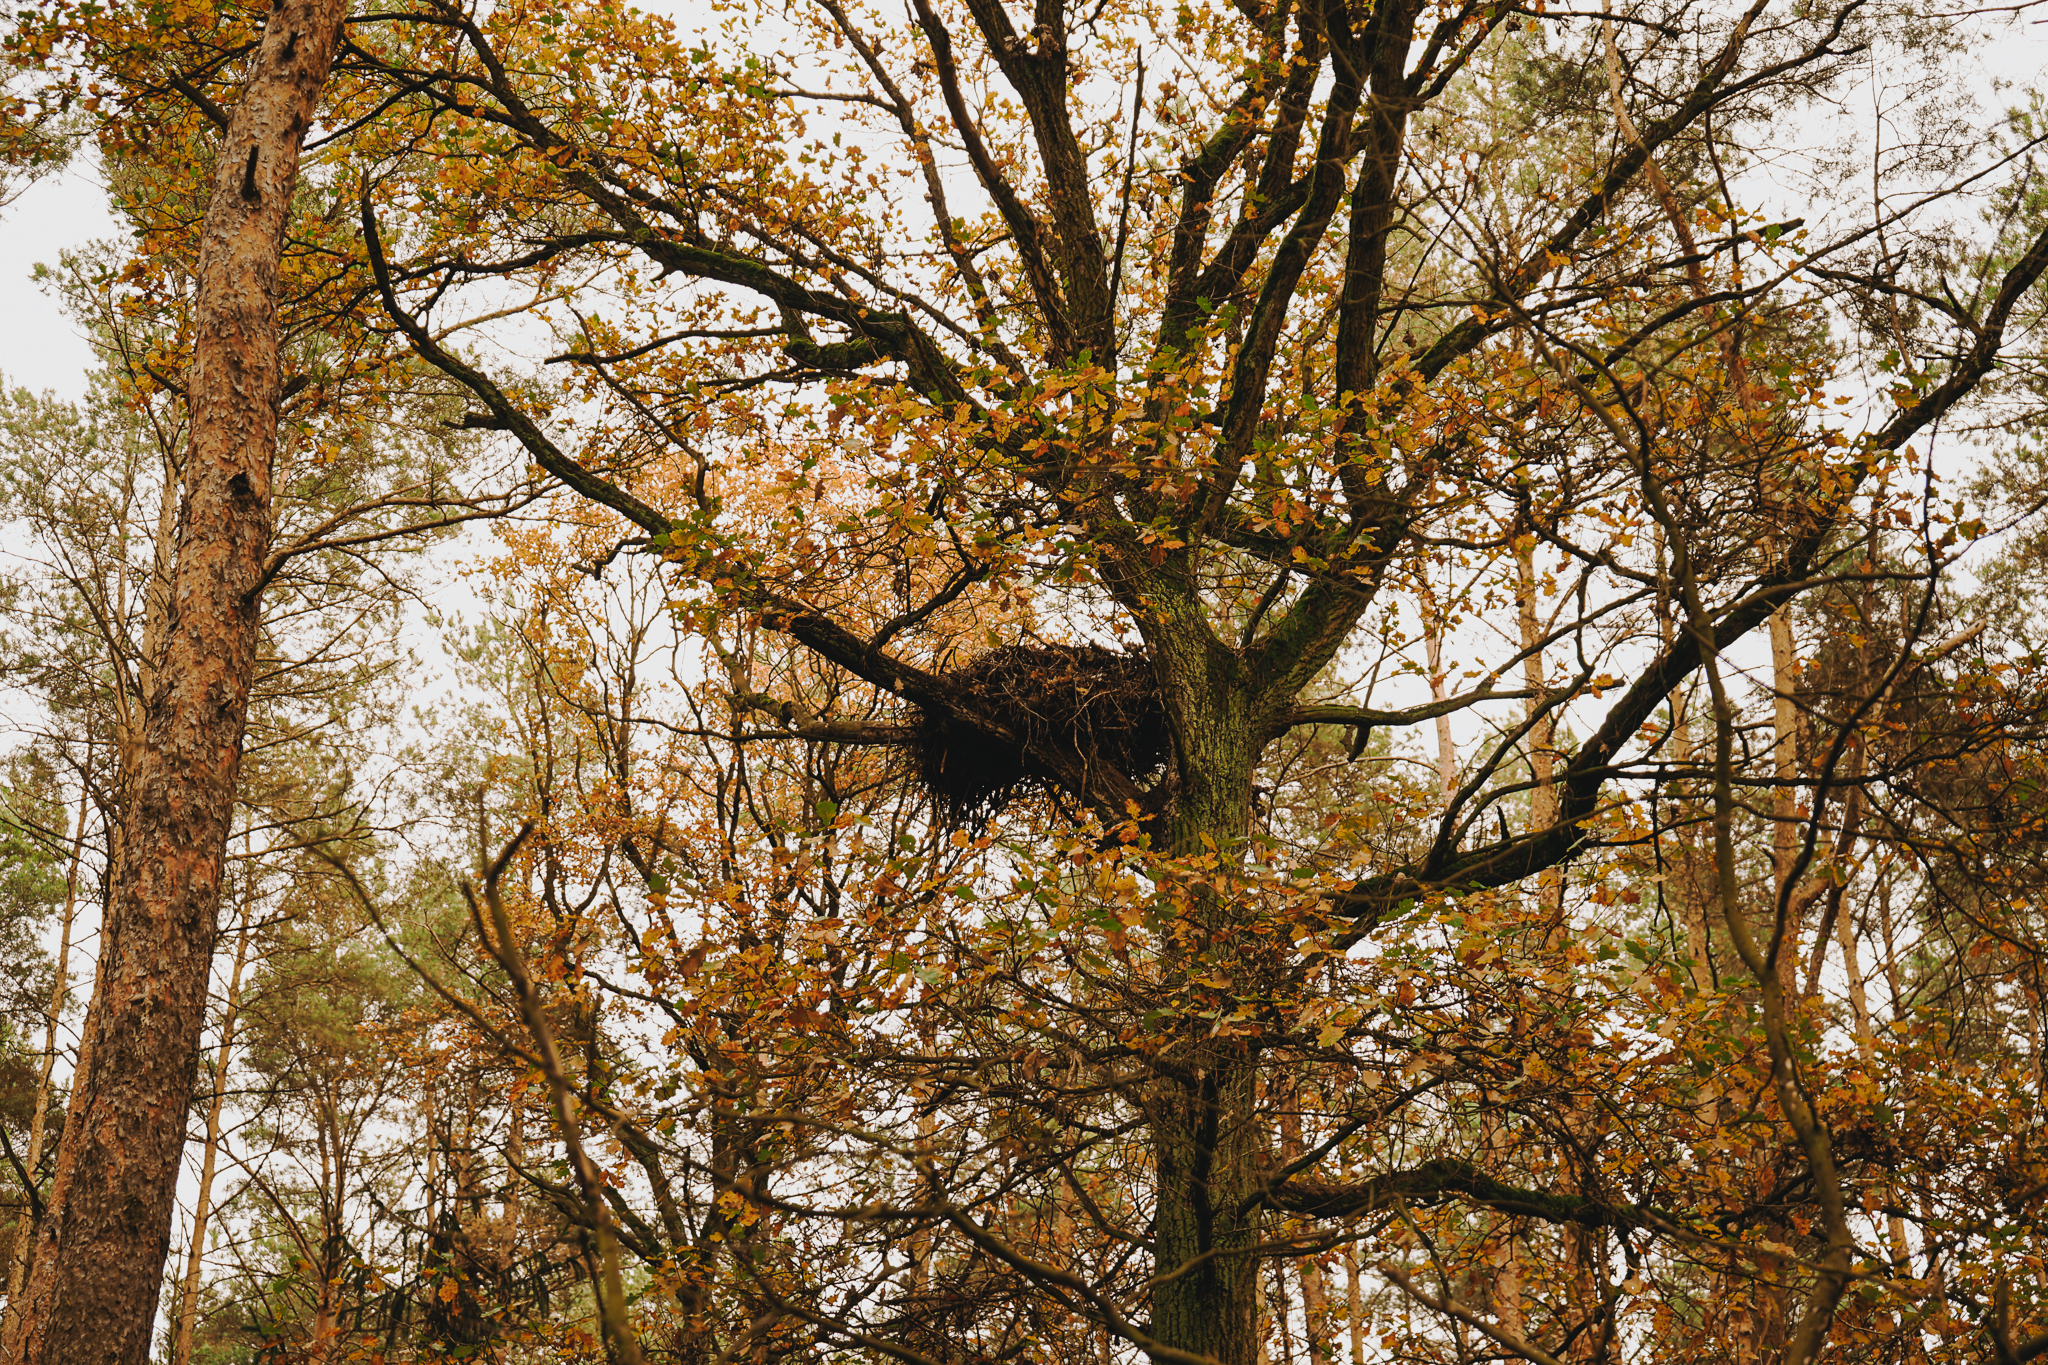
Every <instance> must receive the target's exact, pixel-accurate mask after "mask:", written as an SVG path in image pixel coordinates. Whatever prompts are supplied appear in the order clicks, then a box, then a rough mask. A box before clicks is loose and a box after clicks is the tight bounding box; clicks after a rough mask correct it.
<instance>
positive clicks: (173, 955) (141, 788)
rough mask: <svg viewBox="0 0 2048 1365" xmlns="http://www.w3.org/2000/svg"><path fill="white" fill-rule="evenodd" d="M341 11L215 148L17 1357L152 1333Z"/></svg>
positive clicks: (294, 23)
mask: <svg viewBox="0 0 2048 1365" xmlns="http://www.w3.org/2000/svg"><path fill="white" fill-rule="evenodd" d="M342 16H343V10H342V7H340V6H338V5H335V4H330V3H312V4H306V5H298V6H281V7H279V8H277V9H275V10H274V11H273V19H272V22H271V24H270V25H269V26H268V28H267V30H266V33H265V38H264V41H263V44H262V46H261V47H260V48H259V49H258V59H257V65H256V69H255V72H254V74H253V76H252V79H251V81H250V84H249V87H248V89H247V91H246V93H245V94H244V97H243V100H242V102H241V103H240V105H238V106H237V110H236V116H235V118H234V119H232V120H230V122H229V125H228V128H227V136H226V138H225V140H224V142H223V144H222V148H221V151H220V154H219V158H218V162H217V167H216V171H215V182H214V193H213V200H212V203H211V206H210V208H209V211H208V217H207V231H206V239H205V246H204V247H203V248H202V250H201V253H200V260H199V271H198V282H197V287H196V290H195V305H196V306H195V314H194V318H193V323H194V329H193V330H194V334H195V337H196V338H197V341H196V346H195V352H194V363H193V366H192V369H191V371H190V375H189V378H188V381H187V394H188V399H189V401H190V403H191V413H192V426H191V430H192V446H191V453H190V455H189V456H188V458H187V460H186V464H185V469H184V471H183V472H184V490H183V497H182V500H181V506H180V516H179V527H180V531H181V535H180V543H179V545H178V554H177V559H176V563H175V567H174V568H173V569H172V572H171V575H170V583H169V590H168V593H167V594H166V598H167V600H165V601H164V603H163V606H162V608H161V609H162V610H163V611H164V613H165V618H166V619H165V621H164V629H163V638H164V653H163V657H162V661H161V664H160V666H159V671H158V674H157V676H158V688H157V690H156V691H155V692H154V693H153V694H152V695H150V696H149V697H148V698H146V701H145V705H146V708H147V710H146V715H147V719H146V720H145V723H144V726H143V734H142V737H141V752H140V754H139V755H138V756H137V758H136V761H135V763H134V765H133V767H132V768H131V769H130V771H129V772H128V773H127V774H126V777H127V790H126V791H125V792H124V797H125V801H124V810H123V812H122V816H123V819H122V825H121V833H120V839H119V844H118V847H117V849H116V851H115V858H114V862H115V867H114V872H113V875H112V877H111V878H110V881H111V884H112V885H111V894H110V896H109V906H108V924H107V934H106V937H107V944H106V948H105V950H104V951H103V954H102V957H101V966H100V978H99V985H98V988H97V991H96V993H95V998H94V1002H93V1008H92V1009H91V1010H90V1011H89V1012H88V1015H87V1021H86V1039H85V1042H84V1044H83V1049H82V1055H81V1059H80V1061H81V1064H80V1066H79V1068H78V1072H79V1074H77V1075H76V1076H75V1077H74V1079H73V1084H72V1098H71V1107H70V1112H69V1115H68V1117H67V1119H66V1129H67V1139H66V1141H65V1143H64V1146H63V1148H62V1149H61V1151H60V1155H59V1161H58V1166H57V1173H56V1179H55V1182H54V1184H53V1186H52V1189H51V1194H50V1200H49V1207H48V1209H47V1211H46V1215H45V1218H44V1220H43V1222H42V1224H41V1227H40V1228H39V1230H38V1238H39V1241H40V1243H41V1244H42V1248H43V1249H42V1251H41V1252H40V1253H39V1254H38V1255H37V1257H36V1260H35V1266H34V1270H33V1272H32V1274H31V1276H30V1278H29V1282H28V1285H27V1287H26V1290H25V1292H24V1296H23V1297H24V1299H25V1300H26V1302H25V1303H23V1304H22V1305H20V1308H19V1310H18V1311H17V1312H15V1313H14V1314H13V1318H12V1323H11V1326H10V1330H9V1335H8V1339H7V1342H6V1344H5V1349H6V1351H7V1353H8V1354H9V1355H10V1357H12V1358H14V1359H18V1360H22V1361H35V1362H43V1361H52V1362H54V1361H61V1360H85V1359H88V1358H90V1359H93V1360H106V1359H116V1360H124V1361H136V1362H139V1361H141V1360H143V1359H145V1358H146V1357H147V1355H148V1352H149V1346H150V1335H151V1330H152V1327H153V1324H154V1320H155V1317H156V1300H157V1291H158V1288H159V1286H160V1285H161V1283H162V1280H161V1276H162V1270H163V1263H164V1256H165V1253H166V1251H167V1250H168V1240H169V1236H170V1221H171V1211H172V1203H173V1197H174V1193H175V1187H176V1182H177V1173H178V1168H179V1158H180V1155H181V1151H182V1148H183V1141H184V1129H185V1124H184V1118H185V1113H186V1109H187V1106H188V1105H189V1103H190V1100H191V1095H192V1086H193V1080H194V1075H195V1072H196V1069H197V1064H198V1057H199V1040H200V1029H201V1027H202V1025H203V1024H204V1022H205V1017H206V994H207V981H208V978H209V976H210V969H211V966H212V958H213V948H214V936H215V924H214V916H215V911H216V908H217V904H218V900H219V888H220V875H221V867H222V864H223V861H224V855H225V850H226V843H227V838H228V834H229V829H230V823H231V820H232V815H233V810H234V794H235V778H236V774H237V770H238V768H239V766H240V761H241V755H242V729H243V723H244V720H245V716H246V708H247V704H248V697H249V687H250V682H251V679H252V677H253V675H254V672H255V651H254V645H255V640H256V620H257V614H256V600H257V598H258V597H259V596H260V595H261V592H262V588H263V581H264V577H265V567H266V566H265V558H266V556H267V554H268V553H269V551H270V548H271V547H270V543H269V541H270V529H271V527H270V521H271V518H270V481H271V457H272V454H273V450H274V444H275V441H276V432H277V408H278V403H279V401H280V398H281V396H282V387H283V378H282V375H281V374H280V372H279V368H278V347H277V341H278V337H277V327H276V322H275V314H274V310H275V306H276V303H275V297H274V289H275V281H276V277H277V264H278V253H279V248H280V245H281V243H282V240H283V236H284V227H285V219H286V215H287V212H288V210H289V208H290V206H291V202H292V191H293V187H294V185H295V182H296V180H297V167H298V155H299V147H300V143H301V141H302V139H303V138H304V136H305V132H306V129H307V127H308V126H309V125H310V123H311V121H312V116H313V106H314V103H315V101H316V100H317V99H318V98H319V94H320V89H321V86H322V85H323V84H324V82H325V80H326V77H327V70H328V67H329V65H330V63H331V62H332V61H333V57H334V52H335V49H336V47H337V46H338V44H339V41H340V35H341V19H342Z"/></svg>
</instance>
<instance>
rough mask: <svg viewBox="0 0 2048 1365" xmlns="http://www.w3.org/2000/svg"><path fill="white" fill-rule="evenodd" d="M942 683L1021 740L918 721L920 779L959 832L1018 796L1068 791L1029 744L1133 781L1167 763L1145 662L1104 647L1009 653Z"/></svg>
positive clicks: (1161, 715) (993, 653) (937, 719)
mask: <svg viewBox="0 0 2048 1365" xmlns="http://www.w3.org/2000/svg"><path fill="white" fill-rule="evenodd" d="M944 677H945V679H946V681H947V683H948V684H949V685H951V686H952V687H953V688H954V689H955V690H956V692H957V694H958V695H959V697H960V699H961V700H962V701H963V702H965V703H967V704H968V705H969V706H971V707H972V708H973V709H974V710H976V711H979V712H980V713H981V714H982V715H983V716H985V717H987V718H988V719H989V720H991V721H993V722H995V723H996V724H998V725H1001V726H1003V727H1004V728H1005V729H1007V730H1009V731H1010V732H1011V733H1012V734H1014V735H1015V736H1017V738H1018V740H1019V741H1021V743H1012V742H1011V741H1009V740H1007V739H1004V738H1001V737H1000V736H997V735H995V734H993V733H991V732H989V731H987V730H984V729H982V728H981V727H980V726H978V725H972V724H969V723H966V722H964V721H959V720H955V719H953V718H951V717H947V716H942V715H934V714H932V713H931V712H928V711H927V712H922V713H920V719H919V722H918V731H917V738H916V740H915V741H913V746H912V747H913V749H914V751H915V753H914V763H915V775H916V781H917V783H918V785H919V786H921V787H922V788H924V790H925V791H926V792H927V793H928V794H930V796H931V798H932V802H933V804H934V805H935V806H936V807H937V810H938V814H939V817H940V818H941V819H942V820H945V821H946V822H947V823H949V824H951V825H954V826H956V827H958V826H980V825H985V824H987V823H988V821H989V820H990V819H992V818H994V816H995V815H996V814H997V813H998V812H1000V811H1001V810H1002V809H1003V807H1005V806H1007V805H1008V804H1009V803H1010V802H1011V801H1014V800H1015V799H1017V798H1018V797H1019V796H1024V795H1027V794H1033V793H1045V794H1048V795H1051V794H1056V793H1059V792H1061V791H1064V790H1066V788H1067V784H1066V783H1065V782H1063V781H1062V780H1061V779H1060V778H1058V777H1056V776H1055V775H1054V774H1053V773H1052V772H1051V771H1049V770H1048V769H1047V768H1046V767H1045V766H1044V765H1042V764H1040V763H1037V762H1035V761H1034V760H1033V759H1032V758H1031V757H1030V755H1029V754H1028V753H1027V752H1026V747H1025V746H1026V745H1030V744H1047V743H1051V744H1057V745H1061V746H1064V747H1066V748H1069V749H1072V750H1073V751H1074V752H1075V753H1077V754H1078V755H1080V758H1081V762H1082V765H1083V767H1084V768H1085V769H1086V770H1087V771H1089V772H1096V771H1105V770H1106V771H1111V772H1116V773H1119V774H1121V775H1122V776H1124V777H1125V778H1127V779H1129V780H1131V781H1133V782H1136V781H1142V780H1143V779H1145V778H1147V777H1150V776H1151V775H1153V774H1154V773H1156V772H1158V771H1159V769H1160V768H1161V767H1163V766H1164V765H1165V763H1166V755H1167V743H1168V737H1167V730H1166V712H1165V709H1164V708H1163V707H1162V706H1161V705H1160V702H1159V688H1158V684H1157V683H1156V682H1155V681H1154V679H1153V676H1152V664H1151V661H1150V660H1149V659H1148V658H1147V657H1146V656H1145V655H1143V654H1140V653H1132V652H1128V651H1123V650H1114V649H1105V648H1103V647H1102V646H1101V645H1050V646H1041V645H1007V646H1005V647H1003V648H1001V649H992V650H990V651H988V652H987V653H986V654H981V655H977V656H976V657H975V658H974V659H972V660H970V661H969V662H968V663H966V664H964V665H962V666H961V667H959V668H956V669H952V670H949V671H948V672H947V673H946V674H945V675H944ZM1067 794H1068V795H1071V796H1079V795H1080V793H1078V792H1071V791H1068V792H1067Z"/></svg>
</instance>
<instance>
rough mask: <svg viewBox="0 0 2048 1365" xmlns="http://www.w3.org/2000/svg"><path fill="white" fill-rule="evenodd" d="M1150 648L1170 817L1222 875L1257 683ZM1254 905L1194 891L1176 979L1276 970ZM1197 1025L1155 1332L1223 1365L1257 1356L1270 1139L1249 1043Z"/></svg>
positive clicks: (1172, 1157)
mask: <svg viewBox="0 0 2048 1365" xmlns="http://www.w3.org/2000/svg"><path fill="white" fill-rule="evenodd" d="M1159 624H1160V627H1161V628H1160V629H1159V630H1158V633H1157V634H1156V635H1155V636H1154V637H1153V638H1152V639H1151V641H1150V643H1151V644H1152V647H1153V650H1154V653H1155V655H1156V656H1157V657H1158V658H1159V659H1160V660H1161V661H1162V663H1163V665H1164V668H1163V676H1162V691H1163V692H1165V694H1166V695H1167V697H1168V699H1169V700H1168V708H1169V711H1170V713H1171V714H1172V717H1173V724H1174V730H1175V751H1176V769H1177V773H1176V785H1177V792H1176V800H1175V802H1174V806H1173V809H1172V812H1171V814H1170V816H1169V821H1170V824H1169V837H1170V839H1171V842H1172V847H1173V849H1174V851H1175V852H1176V853H1178V854H1181V855H1183V856H1188V857H1195V858H1200V857H1202V856H1203V855H1204V854H1205V853H1212V854H1213V856H1214V857H1215V858H1216V859H1217V860H1218V862H1219V863H1220V864H1221V867H1222V868H1223V869H1224V870H1226V871H1227V870H1229V869H1230V868H1232V867H1233V865H1234V864H1235V863H1236V862H1237V860H1238V859H1239V858H1240V857H1241V856H1242V851H1243V846H1244V839H1245V833H1246V830H1247V829H1248V827H1249V824H1250V819H1251V774H1252V765H1253V762H1254V759H1255V753H1256V746H1255V742H1254V740H1253V736H1255V735H1257V734H1258V733H1259V731H1260V728H1261V726H1260V719H1261V718H1260V717H1258V716H1256V715H1254V714H1253V703H1252V701H1251V698H1250V696H1249V693H1250V687H1249V685H1248V683H1249V680H1248V679H1246V678H1244V677H1243V675H1242V670H1241V668H1240V666H1239V663H1238V660H1237V659H1236V657H1235V656H1234V655H1233V654H1231V653H1230V652H1229V651H1227V650H1225V649H1224V648H1223V647H1221V646H1220V645H1218V644H1216V643H1215V642H1214V641H1213V640H1211V639H1209V638H1208V637H1207V633H1206V632H1205V631H1201V630H1199V629H1198V628H1197V629H1187V628H1185V627H1183V628H1181V629H1178V630H1176V629H1173V628H1172V627H1173V626H1180V625H1182V623H1180V622H1173V623H1171V624H1169V623H1167V622H1164V621H1162V622H1160V623H1159ZM1245 909H1246V907H1245V906H1243V905H1241V904H1238V903H1236V902H1234V901H1233V899H1232V898H1231V897H1229V896H1228V895H1224V894H1219V893H1218V892H1217V891H1216V889H1215V887H1214V885H1213V883H1211V884H1207V885H1199V886H1197V887H1194V888H1192V889H1191V892H1190V897H1189V904H1188V907H1187V909H1186V911H1185V912H1184V913H1183V915H1182V917H1181V920H1180V923H1179V925H1178V926H1177V928H1176V931H1175V939H1174V942H1173V945H1172V948H1171V950H1170V960H1171V961H1172V963H1173V970H1175V971H1178V972H1186V973H1189V974H1197V973H1203V972H1206V973H1210V974H1214V973H1218V972H1220V973H1223V974H1224V975H1226V976H1229V977H1231V978H1233V979H1234V980H1236V981H1237V982H1238V983H1239V985H1238V987H1237V989H1240V990H1246V992H1247V993H1250V991H1249V989H1248V987H1249V978H1250V977H1251V976H1253V975H1255V974H1257V973H1259V972H1261V971H1262V970H1265V969H1267V968H1268V967H1269V965H1270V964H1267V963H1264V962H1262V961H1260V960H1259V956H1258V953H1259V949H1258V948H1257V947H1256V946H1255V945H1256V944H1258V943H1262V942H1263V939H1262V938H1260V936H1257V935H1251V934H1247V933H1245V932H1244V924H1243V917H1244V914H1245ZM1206 1032H1207V1030H1206V1029H1203V1028H1201V1027H1199V1026H1198V1025H1197V1026H1192V1027H1190V1029H1189V1036H1187V1037H1186V1038H1185V1039H1183V1040H1182V1041H1181V1042H1180V1043H1179V1045H1178V1046H1176V1047H1175V1048H1174V1049H1173V1050H1172V1051H1171V1052H1170V1053H1169V1054H1168V1055H1167V1056H1166V1057H1165V1058H1163V1059H1162V1060H1163V1061H1164V1062H1165V1066H1164V1067H1163V1068H1162V1070H1163V1071H1164V1072H1165V1074H1164V1075H1163V1076H1162V1077H1161V1080H1160V1082H1159V1083H1158V1086H1157V1089H1156V1090H1155V1091H1154V1106H1155V1107H1154V1111H1153V1115H1152V1121H1153V1141H1154V1152H1155V1156H1156V1160H1157V1163H1158V1165H1157V1178H1158V1203H1157V1212H1156V1218H1157V1234H1156V1242H1155V1245H1156V1247H1157V1258H1156V1265H1157V1270H1158V1273H1159V1275H1160V1276H1161V1277H1162V1279H1163V1281H1164V1282H1163V1283H1160V1284H1158V1285H1157V1286H1156V1287H1155V1288H1154V1289H1153V1291H1152V1328H1153V1335H1154V1336H1155V1337H1156V1338H1157V1339H1158V1340H1159V1341H1161V1342H1162V1343H1164V1344H1166V1345H1168V1346H1172V1347H1177V1348H1179V1349H1181V1350H1184V1351H1191V1352H1195V1353H1198V1354H1200V1355H1205V1356H1209V1357H1211V1358H1212V1359H1214V1360H1217V1361H1219V1362H1222V1365H1254V1362H1256V1361H1257V1360H1258V1358H1259V1344H1260V1332H1259V1271H1260V1268H1261V1265H1262V1262H1261V1261H1260V1259H1259V1258H1258V1256H1257V1255H1255V1254H1252V1253H1251V1248H1253V1247H1255V1246H1256V1245H1257V1244H1258V1242H1259V1229H1260V1222H1261V1215H1260V1208H1259V1205H1258V1201H1257V1200H1255V1199H1253V1198H1251V1196H1252V1194H1253V1193H1254V1191H1255V1189H1256V1185H1257V1180H1258V1174H1259V1171H1258V1162H1259V1158H1260V1156H1261V1155H1262V1154H1263V1153H1264V1150H1265V1145H1266V1135H1265V1133H1264V1131H1263V1128H1262V1125H1261V1119H1260V1114H1259V1104H1258V1090H1259V1082H1258V1071H1259V1058H1258V1052H1257V1049H1256V1048H1255V1047H1254V1046H1253V1045H1252V1044H1251V1043H1249V1042H1248V1041H1246V1040H1244V1039H1241V1038H1233V1037H1230V1036H1228V1035H1224V1036H1221V1037H1215V1038H1211V1037H1207V1036H1205V1035H1206Z"/></svg>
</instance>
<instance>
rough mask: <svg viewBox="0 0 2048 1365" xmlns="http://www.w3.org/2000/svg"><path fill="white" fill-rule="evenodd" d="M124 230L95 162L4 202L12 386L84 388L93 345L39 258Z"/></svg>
mask: <svg viewBox="0 0 2048 1365" xmlns="http://www.w3.org/2000/svg"><path fill="white" fill-rule="evenodd" d="M120 231H121V225H120V224H119V223H117V222H116V221H115V220H114V216H113V214H112V213H110V212H109V211H108V209H107V197H106V193H105V191H104V190H103V189H102V188H101V187H100V183H99V177H98V174H97V170H96V168H95V167H93V166H90V165H85V164H80V165H75V166H74V167H73V168H72V169H70V170H68V171H66V172H65V173H64V174H62V175H55V176H51V177H49V178H48V179H45V180H42V181H39V182H38V183H36V184H34V185H31V186H29V187H28V189H27V190H25V191H24V192H23V193H22V195H21V197H20V198H19V199H16V200H15V201H14V202H13V203H12V204H9V205H8V206H7V207H6V208H5V209H0V376H4V377H5V380H6V382H7V384H8V385H9V386H10V387H15V386H19V387H22V388H28V389H33V390H36V391H37V392H41V391H42V390H45V389H49V390H54V391H55V392H56V393H57V394H58V395H60V396H61V397H65V398H78V397H80V396H82V395H83V394H84V392H85V372H86V369H87V368H88V367H89V366H90V365H91V364H92V361H93V357H92V349H91V348H90V347H88V346H87V345H86V344H85V340H84V338H82V337H81V336H80V335H79V334H78V329H77V328H76V327H75V326H74V325H73V324H72V322H71V320H70V319H69V318H67V317H65V316H64V314H63V313H62V312H61V311H60V310H59V309H58V307H57V301H56V299H54V298H52V297H51V296H50V295H48V294H46V293H44V292H43V291H42V290H41V289H40V288H38V287H37V285H36V283H35V280H34V278H33V275H34V271H35V267H36V265H37V264H38V263H41V264H45V265H49V266H51V267H53V268H54V267H55V266H56V264H57V259H58V256H59V255H60V254H61V253H62V252H64V251H66V250H68V249H70V248H73V247H76V246H79V245H82V244H83V243H86V242H90V241H93V240H94V239H96V238H106V237H112V236H115V235H117V234H118V233H120Z"/></svg>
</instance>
